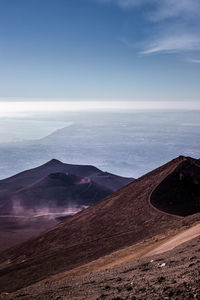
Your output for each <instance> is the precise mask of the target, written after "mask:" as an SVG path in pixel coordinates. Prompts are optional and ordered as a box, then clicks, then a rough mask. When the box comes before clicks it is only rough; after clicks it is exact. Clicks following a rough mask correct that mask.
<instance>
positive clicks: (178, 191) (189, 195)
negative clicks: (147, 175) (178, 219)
mask: <svg viewBox="0 0 200 300" xmlns="http://www.w3.org/2000/svg"><path fill="white" fill-rule="evenodd" d="M150 202H151V204H152V205H153V206H154V207H155V208H157V209H159V210H161V211H163V212H166V213H169V214H173V215H177V216H182V217H184V216H188V215H191V214H195V213H198V212H200V163H198V162H197V161H196V160H195V161H194V160H193V159H190V158H188V159H187V160H185V161H183V162H182V163H181V164H180V165H179V166H178V167H177V168H176V169H175V170H174V171H173V172H172V173H171V174H170V175H168V176H167V177H166V178H165V179H164V180H163V181H162V182H161V183H160V184H159V185H158V186H157V188H156V189H155V190H154V191H153V193H152V195H151V198H150Z"/></svg>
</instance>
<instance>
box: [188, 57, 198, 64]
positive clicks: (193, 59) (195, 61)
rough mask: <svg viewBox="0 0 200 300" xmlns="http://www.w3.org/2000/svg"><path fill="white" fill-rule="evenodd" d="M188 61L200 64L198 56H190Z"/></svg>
mask: <svg viewBox="0 0 200 300" xmlns="http://www.w3.org/2000/svg"><path fill="white" fill-rule="evenodd" d="M186 61H187V62H189V63H194V64H200V59H197V58H188V59H187V60H186Z"/></svg>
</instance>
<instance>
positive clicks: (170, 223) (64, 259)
mask: <svg viewBox="0 0 200 300" xmlns="http://www.w3.org/2000/svg"><path fill="white" fill-rule="evenodd" d="M174 174H175V175H174ZM176 174H178V178H179V180H185V182H189V183H190V184H188V185H185V194H187V193H188V194H189V193H191V194H190V195H191V198H192V199H195V201H193V200H192V201H191V205H189V207H190V208H191V211H192V212H193V213H195V212H199V207H200V205H199V203H200V201H199V187H200V182H199V174H200V161H199V160H195V159H192V158H186V157H183V156H180V157H178V158H176V159H174V160H172V161H171V162H169V163H167V164H165V165H164V166H162V167H160V168H158V169H156V170H154V171H152V172H150V173H148V174H146V175H145V176H142V177H141V178H139V179H138V180H135V181H134V182H133V183H131V184H129V185H128V186H126V187H124V188H122V189H121V190H119V191H117V192H116V193H114V194H112V195H111V196H109V197H107V198H105V199H103V200H102V201H100V202H99V203H97V204H95V205H93V206H91V207H89V208H88V209H86V210H84V211H82V212H80V213H78V214H76V215H75V216H74V217H72V218H71V219H68V220H67V221H65V222H63V223H60V224H59V225H57V226H55V227H54V228H52V229H51V230H49V231H47V232H45V233H43V234H41V235H40V236H39V237H37V238H32V239H31V240H29V241H27V242H25V243H23V244H21V245H19V246H17V247H14V248H12V249H10V250H8V251H4V252H3V253H1V258H0V266H1V271H0V276H1V277H0V289H1V291H7V292H8V291H13V290H17V289H19V288H21V287H24V286H28V285H30V284H32V283H34V282H37V281H39V280H41V279H43V278H47V277H48V276H50V275H52V274H57V273H59V272H62V271H64V270H70V269H72V268H74V267H77V266H79V265H82V264H84V263H87V262H89V261H92V260H94V259H96V258H98V257H101V256H103V255H106V254H108V253H111V252H113V251H115V250H118V249H120V248H123V247H126V246H129V245H132V244H134V243H137V242H138V241H141V240H144V239H147V238H150V237H152V236H155V235H157V234H160V233H164V232H165V231H167V230H169V229H170V228H179V227H181V226H183V224H184V223H185V222H186V221H187V220H190V221H191V222H192V220H193V218H194V219H195V216H194V217H192V216H189V217H185V218H184V217H180V215H182V207H181V205H180V203H179V205H177V204H176V202H175V204H174V206H175V210H176V212H177V214H178V215H174V210H172V206H173V203H174V202H172V204H171V203H169V206H170V211H172V212H173V214H169V208H168V207H167V204H166V203H168V198H167V197H165V198H163V199H160V200H159V199H157V198H156V196H155V194H154V198H153V199H154V200H152V199H151V195H153V194H152V193H153V191H155V190H156V189H159V187H161V186H162V183H163V182H165V181H166V180H167V179H168V178H169V177H171V176H172V177H173V176H175V178H176V180H177V176H176ZM191 183H193V184H194V185H191ZM188 186H189V187H188ZM191 186H192V187H194V190H193V188H192V187H191ZM162 188H163V186H162ZM182 188H183V187H182V186H181V189H182ZM164 190H165V191H166V193H167V192H168V191H170V189H164ZM173 190H174V189H173ZM178 192H179V190H178V188H177V189H176V193H178ZM173 196H175V195H173V194H172V193H171V194H170V197H173ZM155 200H156V203H160V201H161V202H162V201H164V203H165V204H163V206H162V205H160V206H159V208H160V209H161V208H162V207H164V208H165V211H166V212H167V213H166V212H163V211H162V210H160V209H158V205H157V206H156V207H154V206H153V201H155ZM187 200H190V199H189V198H187V197H186V198H184V199H183V203H186V202H187ZM178 202H179V201H178ZM197 203H198V205H197ZM177 207H180V211H181V212H180V213H179V212H178V211H177V210H178V209H177ZM184 207H185V204H184ZM188 218H189V219H188Z"/></svg>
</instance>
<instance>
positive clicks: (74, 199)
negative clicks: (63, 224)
mask: <svg viewBox="0 0 200 300" xmlns="http://www.w3.org/2000/svg"><path fill="white" fill-rule="evenodd" d="M132 181H133V179H132V178H124V177H120V176H117V175H113V174H109V173H107V172H102V171H101V170H99V169H97V168H96V167H93V166H87V165H86V166H84V165H83V166H81V165H70V164H64V163H62V162H60V161H58V160H55V159H53V160H51V161H49V162H47V163H46V164H44V165H42V166H40V167H37V168H34V169H31V170H27V171H24V172H22V173H19V174H17V175H15V176H12V177H10V178H7V179H4V180H1V181H0V250H3V249H6V248H8V247H11V246H13V245H15V244H17V243H19V242H23V241H25V240H26V239H28V238H30V237H32V236H34V235H36V234H39V233H40V232H42V231H44V230H46V229H47V228H50V227H52V226H54V225H56V224H57V223H58V221H60V220H62V218H64V217H65V216H69V215H73V214H75V213H76V212H77V211H80V210H82V209H83V208H85V207H87V206H89V205H91V204H94V203H96V202H97V201H99V200H101V199H103V198H105V197H106V196H108V195H110V194H112V193H113V191H115V190H117V189H119V188H121V187H122V186H124V185H126V184H128V183H130V182H132ZM8 236H9V239H8Z"/></svg>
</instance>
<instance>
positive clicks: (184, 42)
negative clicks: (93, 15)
mask: <svg viewBox="0 0 200 300" xmlns="http://www.w3.org/2000/svg"><path fill="white" fill-rule="evenodd" d="M95 1H98V2H100V3H110V4H113V5H118V6H119V7H120V8H122V9H129V10H133V11H137V9H138V8H140V12H141V11H143V13H142V17H144V18H145V19H146V20H147V21H148V22H149V24H150V28H151V24H152V25H154V28H155V27H156V33H157V38H153V36H154V34H155V32H153V31H152V32H150V33H149V38H148V41H144V42H143V43H141V44H140V45H141V46H140V48H143V49H142V50H140V51H139V53H140V54H142V55H151V54H159V53H161V54H164V53H179V52H185V53H187V51H188V52H192V51H199V50H200V34H199V32H198V28H199V17H200V0H95ZM145 5H146V6H147V5H148V10H142V8H143V7H145ZM138 11H139V10H138ZM140 12H139V13H140ZM172 27H173V30H171V28H172ZM180 28H182V29H180ZM192 28H195V34H194V30H192ZM120 40H121V42H122V43H124V44H125V45H126V46H128V47H131V48H132V47H133V45H137V42H136V41H135V42H132V41H129V40H128V39H127V38H120ZM134 48H135V47H134ZM188 61H189V60H188ZM190 62H193V63H199V61H198V60H195V59H190Z"/></svg>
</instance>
